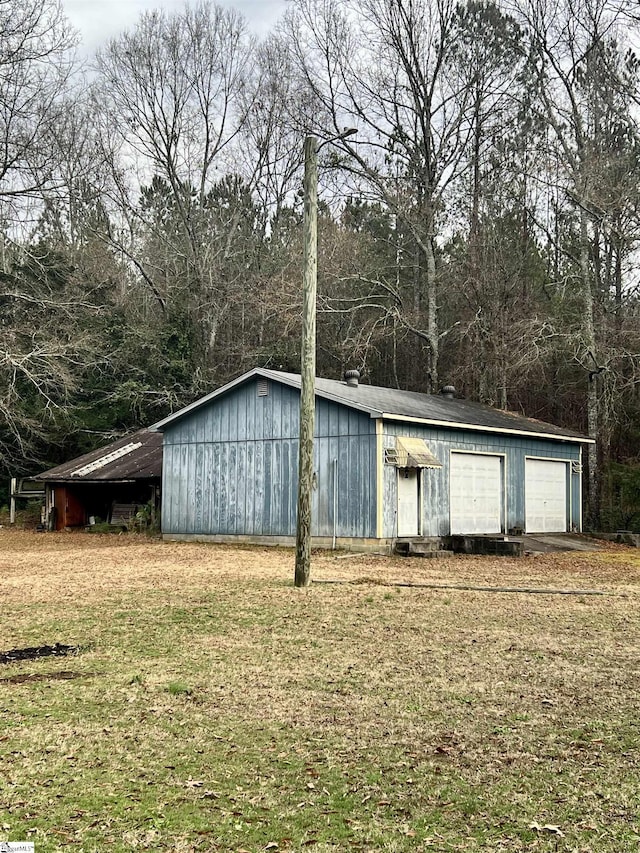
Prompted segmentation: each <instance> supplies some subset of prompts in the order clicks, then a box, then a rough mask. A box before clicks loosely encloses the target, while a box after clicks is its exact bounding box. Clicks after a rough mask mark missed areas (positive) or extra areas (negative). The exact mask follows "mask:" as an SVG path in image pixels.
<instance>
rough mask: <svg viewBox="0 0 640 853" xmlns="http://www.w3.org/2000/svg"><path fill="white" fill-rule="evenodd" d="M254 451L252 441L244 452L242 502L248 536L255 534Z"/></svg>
mask: <svg viewBox="0 0 640 853" xmlns="http://www.w3.org/2000/svg"><path fill="white" fill-rule="evenodd" d="M255 449H256V445H255V442H254V441H248V442H247V446H246V452H245V461H244V465H245V492H246V493H245V501H244V527H245V529H244V532H245V533H247V534H248V535H252V534H254V533H255V518H254V508H255V500H254V499H255V491H256V490H255V484H256V475H255Z"/></svg>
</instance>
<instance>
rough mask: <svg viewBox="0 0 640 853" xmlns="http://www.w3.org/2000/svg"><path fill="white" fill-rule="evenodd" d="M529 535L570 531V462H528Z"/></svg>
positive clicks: (527, 506)
mask: <svg viewBox="0 0 640 853" xmlns="http://www.w3.org/2000/svg"><path fill="white" fill-rule="evenodd" d="M524 488H525V504H526V508H527V511H526V520H525V524H526V531H527V533H564V532H565V531H566V529H567V463H566V462H550V461H549V460H547V459H527V460H526V461H525V477H524Z"/></svg>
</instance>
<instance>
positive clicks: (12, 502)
mask: <svg viewBox="0 0 640 853" xmlns="http://www.w3.org/2000/svg"><path fill="white" fill-rule="evenodd" d="M17 491H18V481H17V479H16V478H15V477H12V478H11V495H10V496H9V524H15V523H16V492H17Z"/></svg>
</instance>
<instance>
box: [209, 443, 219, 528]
mask: <svg viewBox="0 0 640 853" xmlns="http://www.w3.org/2000/svg"><path fill="white" fill-rule="evenodd" d="M220 448H221V445H220V444H213V445H212V446H211V499H210V503H209V532H210V533H219V532H220V492H221V490H222V472H221V470H220V456H221V452H220Z"/></svg>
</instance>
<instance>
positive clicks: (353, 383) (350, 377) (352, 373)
mask: <svg viewBox="0 0 640 853" xmlns="http://www.w3.org/2000/svg"><path fill="white" fill-rule="evenodd" d="M359 379H360V371H359V370H345V372H344V381H345V382H346V383H347V385H348V386H349V388H357V387H358V380H359Z"/></svg>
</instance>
